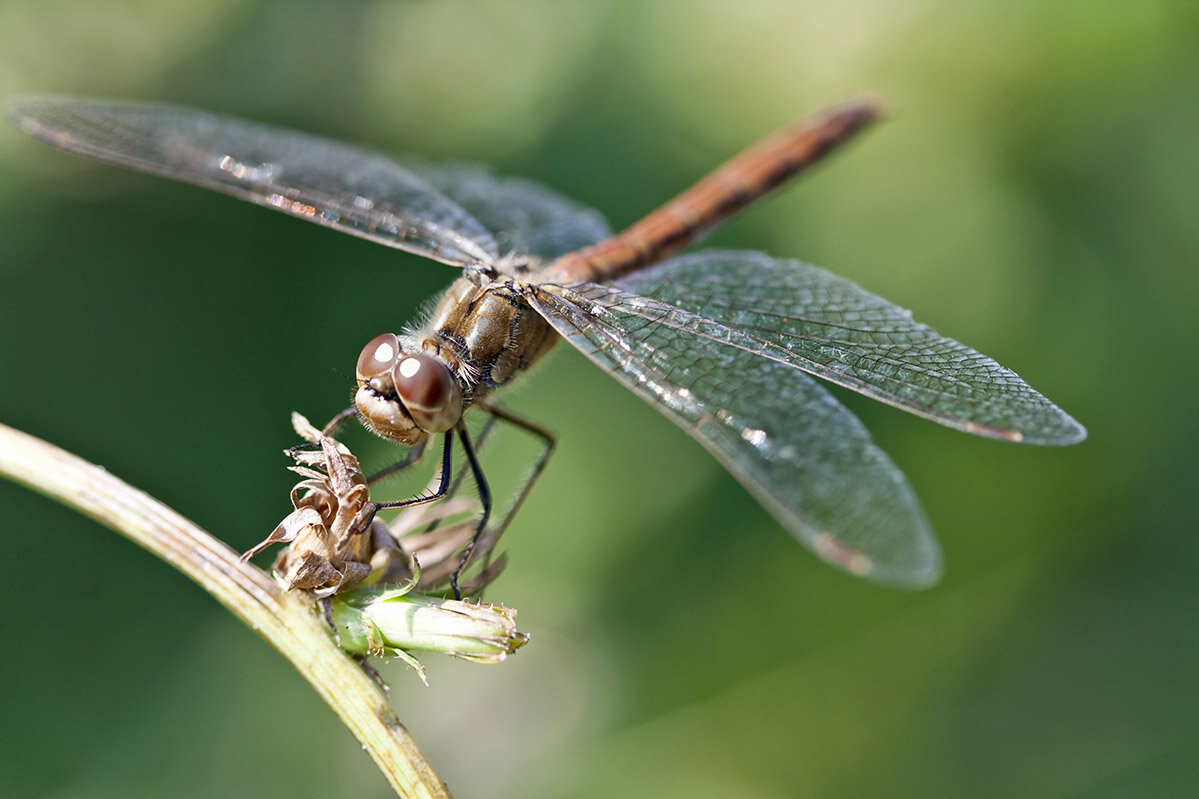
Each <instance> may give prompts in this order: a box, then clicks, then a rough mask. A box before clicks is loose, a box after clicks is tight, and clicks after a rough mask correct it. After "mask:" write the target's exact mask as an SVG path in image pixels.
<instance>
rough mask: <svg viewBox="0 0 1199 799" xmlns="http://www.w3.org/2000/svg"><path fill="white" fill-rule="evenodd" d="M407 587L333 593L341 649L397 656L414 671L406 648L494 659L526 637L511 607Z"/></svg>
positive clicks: (478, 659)
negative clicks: (436, 594) (465, 599)
mask: <svg viewBox="0 0 1199 799" xmlns="http://www.w3.org/2000/svg"><path fill="white" fill-rule="evenodd" d="M408 590H409V589H408V588H407V587H405V588H397V587H395V586H389V587H382V588H379V587H372V588H360V589H358V590H356V591H352V592H350V593H348V594H343V595H339V596H335V597H333V607H332V615H333V624H334V626H335V627H336V628H337V633H338V635H339V636H340V641H339V645H340V646H341V648H342V649H344V650H345V651H346V652H349V653H350V654H355V655H371V656H397V657H402V658H403V659H404V660H406V661H408V662H409V663H410V664H412V665H413V666H414V667H415V668H417V670H418V671H420V666H419V664H417V663H416V662H415V659H414V658H412V656H411V654H410V653H412V652H439V653H441V654H443V655H450V656H452V657H456V658H461V659H462V660H469V661H472V662H474V663H499V662H501V661H503V660H504V659H505V658H506V657H507V656H508V655H510V654H512V653H513V652H515V651H516V650H517V649H520V648H521V647H522V646H524V645H525V643H526V642H527V641H528V640H529V636H528V635H527V634H526V633H522V632H517V630H516V611H515V610H513V609H511V608H506V607H504V606H503V605H490V604H475V603H473V602H463V601H461V600H455V599H444V598H441V597H433V596H425V595H423V594H411V593H408ZM421 677H422V679H423V678H424V675H423V672H422V674H421Z"/></svg>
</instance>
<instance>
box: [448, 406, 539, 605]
mask: <svg viewBox="0 0 1199 799" xmlns="http://www.w3.org/2000/svg"><path fill="white" fill-rule="evenodd" d="M476 407H478V408H479V409H480V410H482V411H484V412H485V413H487V414H488V419H487V424H486V425H485V426H484V427H483V429H482V431H481V432H480V433H479V437H478V444H479V448H480V449H481V448H482V446H483V443H484V441H485V439H486V438H487V436H488V434H489V433H490V432H491V429H492V427H493V426H494V424H495V422H497V421H502V422H507V423H508V424H511V425H513V426H514V427H518V428H520V429H522V430H524V431H525V432H527V433H530V434H532V435H533V436H536V437H537V438H539V439H540V440H541V444H542V446H541V451H540V452H539V453H538V455H537V460H536V461H534V463H533V467H532V468H531V469H530V470H529V472H528V474H526V475H525V478H524V480H523V481H522V482H521V484H520V486H519V487H518V488H517V489H516V492H515V494H514V496H513V499H512V501H511V502H510V503H509V504H508V507H507V508H506V509H505V511H504V515H503V516H502V517H501V518H500V519H499V521H498V522H497V523H496V524H495V525H494V526H493V527H492V528H491V529H490V530H487V529H485V521H486V519H484V522H481V523H480V524H479V527H478V529H477V530H476V531H475V535H474V538H472V539H471V541H470V543H469V544H467V546H466V549H465V550H464V551H463V554H462V558H461V560H460V561H459V562H458V568H457V569H455V570H454V574H453V575H452V577H451V585H453V586H454V587H455V589H456V588H457V583H458V577H459V576H460V575H461V574H462V571H463V569H464V568H465V567H466V564H467V561H469V559H470V557H471V555H472V554H473V553H474V552H475V551H481V552H483V553H485V554H486V556H487V557H488V558H490V557H491V554H492V552H493V551H494V548H495V544H496V541H498V540H499V538H500V536H501V535H503V534H504V531H505V530H506V529H508V525H509V524H510V523H511V522H512V519H513V517H515V516H516V512H517V511H518V510H519V509H520V506H521V505H522V504H523V503H524V501H525V498H526V497H527V496H528V495H529V492H530V490H532V488H533V484H534V483H536V482H537V478H538V477H540V476H541V473H542V472H543V471H544V470H545V466H546V464H547V463H548V462H549V459H550V455H552V454H553V453H554V447H555V446H556V445H557V438H556V437H555V436H554V434H553V433H552V432H551V431H550V430H548V429H547V428H545V427H542V426H541V425H539V424H537V423H536V422H533V421H531V420H530V419H527V418H525V417H523V416H519V415H517V414H515V413H512V412H511V411H509V410H508V409H506V408H504V407H502V406H500V405H496V404H493V403H490V402H482V403H479V404H478V405H477V406H476Z"/></svg>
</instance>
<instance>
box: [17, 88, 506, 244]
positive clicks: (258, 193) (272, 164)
mask: <svg viewBox="0 0 1199 799" xmlns="http://www.w3.org/2000/svg"><path fill="white" fill-rule="evenodd" d="M9 114H10V115H11V117H12V119H13V121H14V122H15V123H16V124H17V126H18V127H19V128H20V129H21V130H22V131H24V132H25V133H28V134H29V135H30V136H33V137H34V138H37V139H40V140H42V141H44V142H46V143H47V144H51V145H53V146H55V147H59V148H62V149H64V150H71V151H73V152H77V153H80V154H82V155H86V156H89V157H91V158H96V159H99V160H101V161H107V162H109V163H113V164H119V165H121V166H124V167H128V168H130V169H136V170H139V171H142V172H149V173H152V174H155V175H161V176H163V177H168V178H174V179H175V180H181V181H184V182H186V183H194V184H196V185H198V186H204V187H205V188H209V189H215V190H216V191H220V192H224V193H225V194H231V195H233V196H234V197H238V198H240V199H243V200H249V201H251V202H254V203H258V204H259V205H264V206H267V207H269V208H274V209H276V210H279V211H283V212H285V213H289V214H292V215H293V216H298V217H301V218H304V219H309V220H311V221H313V222H316V223H318V224H322V225H325V226H327V227H332V228H336V229H338V230H341V231H343V232H346V233H350V234H353V235H355V236H361V237H362V238H366V239H370V240H371V241H376V242H378V243H380V244H385V245H387V246H389V247H396V248H398V249H401V250H407V251H408V252H413V253H416V254H418V255H423V256H426V257H428V258H433V259H436V260H438V261H442V262H444V263H449V264H454V265H459V266H461V265H465V264H470V263H478V262H483V263H491V262H492V261H494V260H495V258H496V257H497V256H498V248H497V246H496V242H495V240H494V238H493V237H492V235H491V233H490V232H489V231H488V230H487V229H486V228H485V227H484V226H483V225H482V224H481V223H480V222H479V221H478V220H476V219H474V218H473V217H472V216H471V215H470V214H469V213H467V212H466V211H465V210H463V209H462V207H461V206H459V205H458V204H456V203H454V202H453V201H452V200H450V199H448V198H447V197H446V196H445V195H444V194H442V193H441V192H440V191H438V190H437V189H435V188H433V187H432V186H430V185H429V184H428V183H427V182H425V181H424V180H421V179H420V178H419V177H417V176H416V175H414V174H413V173H412V172H410V171H408V170H407V169H404V168H403V167H401V166H399V165H398V164H397V163H396V162H395V161H393V160H391V159H390V158H387V157H386V156H382V155H378V154H375V153H372V152H369V151H366V150H360V149H358V148H356V147H351V146H349V145H345V144H340V143H337V142H333V141H329V140H327V139H321V138H318V137H315V136H309V135H306V134H303V133H298V132H295V131H290V130H285V129H282V128H274V127H269V126H266V125H259V124H256V123H252V122H245V121H242V120H239V119H233V118H230V117H223V116H217V115H215V114H209V113H207V112H204V111H197V110H193V109H189V108H180V107H176V106H170V105H158V104H149V103H119V102H107V101H100V100H75V99H58V98H47V99H41V98H37V99H27V100H19V101H16V102H14V103H12V104H11V105H10V106H9Z"/></svg>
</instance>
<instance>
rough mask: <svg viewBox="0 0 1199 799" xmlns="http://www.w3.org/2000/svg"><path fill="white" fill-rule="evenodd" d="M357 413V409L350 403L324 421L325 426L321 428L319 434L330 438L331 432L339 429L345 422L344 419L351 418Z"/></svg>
mask: <svg viewBox="0 0 1199 799" xmlns="http://www.w3.org/2000/svg"><path fill="white" fill-rule="evenodd" d="M357 415H358V409H357V408H355V407H354V406H353V405H351V406H350V407H348V408H346V409H345V410H344V411H341V412H340V413H338V414H337V415H336V416H334V417H333V418H332V419H330V420H329V421H328V422H326V423H325V426H324V427H323V428H321V435H322V436H327V437H329V438H332V437H333V434H334V433H336V432H337V431H338V430H340V429H341V426H342V425H343V424H345V423H346V419H351V418H353V417H354V416H357Z"/></svg>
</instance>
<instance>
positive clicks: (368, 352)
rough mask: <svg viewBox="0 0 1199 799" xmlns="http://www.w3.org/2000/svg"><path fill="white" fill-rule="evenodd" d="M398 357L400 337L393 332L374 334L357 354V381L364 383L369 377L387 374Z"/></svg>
mask: <svg viewBox="0 0 1199 799" xmlns="http://www.w3.org/2000/svg"><path fill="white" fill-rule="evenodd" d="M399 357H400V339H399V337H398V336H397V335H396V334H395V333H384V334H383V335H381V336H375V337H374V338H373V339H371V341H370V343H369V344H367V345H366V346H365V347H363V348H362V354H361V355H359V356H358V368H357V372H358V382H359V383H366V382H369V381H370V380H371V378H374V377H379V376H380V375H385V374H388V373H389V372H391V368H392V367H393V366H395V362H396V359H398V358H399Z"/></svg>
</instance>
